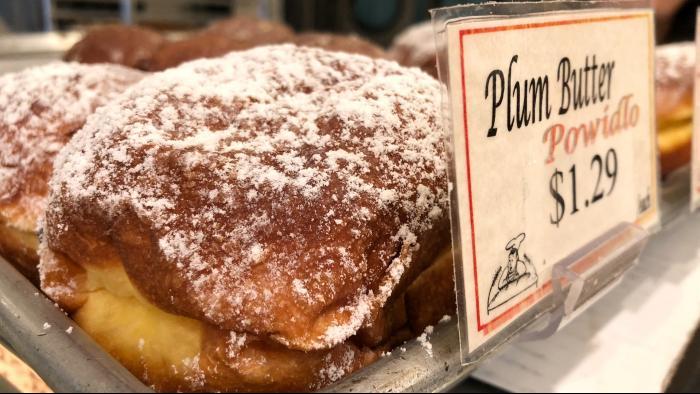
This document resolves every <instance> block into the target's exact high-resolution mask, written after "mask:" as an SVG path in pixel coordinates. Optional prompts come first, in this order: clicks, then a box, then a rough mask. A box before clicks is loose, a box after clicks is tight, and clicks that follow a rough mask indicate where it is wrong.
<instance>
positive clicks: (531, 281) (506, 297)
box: [488, 233, 538, 313]
mask: <svg viewBox="0 0 700 394" xmlns="http://www.w3.org/2000/svg"><path fill="white" fill-rule="evenodd" d="M523 241H525V233H520V234H518V235H517V236H516V237H515V238H513V239H511V240H510V241H509V242H508V244H506V248H505V250H506V251H507V254H508V257H507V259H506V261H505V262H504V263H501V264H500V265H499V267H498V269H497V271H496V273H495V274H494V276H493V280H492V282H491V288H490V289H489V298H488V312H489V313H490V312H491V311H493V310H495V309H497V308H499V307H501V306H503V305H505V304H507V303H508V302H509V301H511V300H513V299H514V298H516V297H517V296H519V295H520V294H522V293H524V292H525V291H526V290H528V289H530V288H532V287H537V281H538V276H537V271H536V270H535V266H534V265H533V264H532V261H531V260H530V258H529V257H528V256H527V254H525V253H523V254H522V256H521V253H520V250H521V246H522V244H523Z"/></svg>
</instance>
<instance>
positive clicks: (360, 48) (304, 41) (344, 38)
mask: <svg viewBox="0 0 700 394" xmlns="http://www.w3.org/2000/svg"><path fill="white" fill-rule="evenodd" d="M294 42H295V43H296V44H297V45H299V46H307V47H314V48H321V49H325V50H327V51H340V52H346V53H354V54H357V55H365V56H369V57H372V58H376V59H382V58H386V57H387V54H386V52H385V51H384V50H383V49H382V48H380V47H378V46H377V45H375V44H373V43H371V42H369V41H367V40H365V39H363V38H361V37H358V36H356V35H342V34H333V33H318V32H314V33H301V34H299V35H297V36H296V38H295V40H294Z"/></svg>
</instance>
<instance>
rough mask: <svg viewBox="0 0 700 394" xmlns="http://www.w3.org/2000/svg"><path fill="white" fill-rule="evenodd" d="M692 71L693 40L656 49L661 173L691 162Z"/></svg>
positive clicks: (693, 57)
mask: <svg viewBox="0 0 700 394" xmlns="http://www.w3.org/2000/svg"><path fill="white" fill-rule="evenodd" d="M694 75H695V43H694V42H684V43H676V44H668V45H662V46H660V47H658V48H657V49H656V121H657V124H658V137H657V138H658V144H659V156H660V161H661V173H662V174H663V175H666V174H668V173H670V172H672V171H673V170H676V169H678V168H680V167H682V166H684V165H686V164H688V163H689V162H690V155H691V154H690V152H691V145H692V138H693V137H692V136H693V125H692V123H693V122H692V120H693V84H694V81H695V78H694Z"/></svg>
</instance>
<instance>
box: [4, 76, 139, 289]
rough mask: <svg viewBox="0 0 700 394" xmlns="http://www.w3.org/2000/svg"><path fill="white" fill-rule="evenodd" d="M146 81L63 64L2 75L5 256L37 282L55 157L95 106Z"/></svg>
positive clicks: (137, 77) (136, 77) (135, 77)
mask: <svg viewBox="0 0 700 394" xmlns="http://www.w3.org/2000/svg"><path fill="white" fill-rule="evenodd" d="M141 76H142V73H140V72H138V71H135V70H130V69H127V68H124V67H121V66H116V65H83V64H77V63H60V62H57V63H52V64H49V65H46V66H42V67H36V68H30V69H27V70H24V71H20V72H17V73H13V74H5V75H3V76H0V254H2V255H3V256H4V257H6V258H7V259H9V260H10V261H12V262H13V263H14V264H15V265H16V266H17V268H18V269H20V271H22V273H23V274H25V275H26V276H28V277H29V278H30V279H33V280H35V281H36V282H37V283H38V276H37V270H36V265H37V263H38V260H39V259H38V256H37V253H36V249H37V237H36V230H37V220H38V218H39V217H40V215H42V213H43V210H44V207H45V204H46V197H47V193H48V182H49V177H50V175H51V170H52V162H53V159H54V156H55V155H56V153H57V152H58V150H59V149H61V147H63V145H64V144H66V142H68V140H69V139H70V138H71V136H72V135H73V133H75V132H76V131H77V130H78V129H79V128H80V127H82V125H83V123H84V122H85V119H86V118H87V116H88V115H89V114H90V113H92V112H93V111H94V110H95V108H96V107H98V106H100V105H102V104H104V103H106V102H107V101H108V100H110V99H111V98H112V97H114V96H115V95H116V94H118V93H120V92H121V91H123V90H124V89H126V87H127V86H129V85H131V84H132V83H134V82H136V81H137V80H138V79H140V78H141Z"/></svg>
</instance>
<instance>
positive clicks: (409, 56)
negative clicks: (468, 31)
mask: <svg viewBox="0 0 700 394" xmlns="http://www.w3.org/2000/svg"><path fill="white" fill-rule="evenodd" d="M389 54H390V56H391V58H392V59H394V60H396V61H397V62H399V63H400V64H402V65H404V66H406V67H420V69H421V70H423V71H425V72H426V73H428V74H430V75H432V76H433V77H434V78H438V70H437V66H436V58H435V57H436V50H435V35H434V33H433V25H432V24H431V23H430V22H422V23H418V24H416V25H413V26H410V27H409V28H407V29H406V30H404V31H403V32H402V33H400V34H399V35H398V36H396V38H395V39H394V42H393V43H392V45H391V48H390V49H389Z"/></svg>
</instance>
